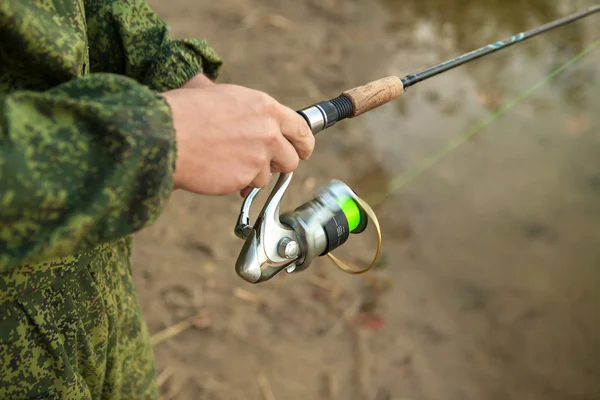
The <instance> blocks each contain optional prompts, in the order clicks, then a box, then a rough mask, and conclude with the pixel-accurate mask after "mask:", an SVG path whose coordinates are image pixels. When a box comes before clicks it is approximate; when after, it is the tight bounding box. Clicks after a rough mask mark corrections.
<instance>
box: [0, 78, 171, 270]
mask: <svg viewBox="0 0 600 400" xmlns="http://www.w3.org/2000/svg"><path fill="white" fill-rule="evenodd" d="M0 132H1V136H0V187H1V188H2V191H1V193H0V199H1V200H2V207H0V272H2V271H3V270H5V269H6V268H8V267H9V266H11V265H14V264H17V263H23V262H25V261H27V260H28V259H31V258H50V257H61V256H65V255H70V254H72V253H74V252H78V251H83V250H85V249H87V248H90V247H93V246H95V245H97V244H98V243H102V242H106V241H110V240H112V239H115V238H118V237H121V236H124V235H127V234H131V233H133V232H135V231H137V230H139V229H141V228H142V227H144V226H147V225H149V224H151V223H152V222H153V221H154V220H155V218H156V217H157V216H158V214H159V213H160V211H161V209H162V207H163V206H164V203H165V201H166V200H167V198H168V196H169V194H170V193H171V190H172V185H173V183H172V176H173V172H174V167H175V157H176V144H175V139H174V133H173V127H172V121H171V114H170V109H169V107H168V105H167V103H166V102H165V100H164V99H163V98H162V97H160V96H158V95H157V94H156V93H154V92H152V91H151V90H149V89H148V88H146V87H144V86H142V85H139V84H138V83H136V82H135V81H133V80H131V79H128V78H125V77H120V76H116V75H110V74H100V75H99V74H93V75H90V76H87V77H85V78H81V79H78V80H74V81H71V82H68V83H65V84H63V85H60V86H58V87H56V88H54V89H52V90H49V91H46V92H42V93H40V92H31V91H18V92H13V93H9V94H6V95H2V96H0Z"/></svg>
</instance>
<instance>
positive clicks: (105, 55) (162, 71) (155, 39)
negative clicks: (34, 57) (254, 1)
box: [85, 0, 222, 91]
mask: <svg viewBox="0 0 600 400" xmlns="http://www.w3.org/2000/svg"><path fill="white" fill-rule="evenodd" d="M85 7H86V11H85V13H86V19H87V31H88V36H89V43H90V66H91V70H92V72H112V73H118V74H123V75H127V76H129V77H131V78H134V79H136V80H137V81H138V82H140V83H142V84H144V85H148V86H149V87H150V88H152V89H154V90H157V91H166V90H170V89H175V88H179V87H181V86H182V85H183V84H184V83H186V82H187V81H188V80H189V79H190V78H192V77H193V76H194V75H196V74H198V73H200V72H203V73H204V74H205V75H207V76H208V77H209V78H211V79H216V78H217V75H218V73H219V70H220V68H221V64H222V61H221V59H220V58H219V56H218V55H217V54H216V53H215V52H214V51H213V49H212V48H211V47H209V46H208V44H207V43H206V42H205V41H204V40H198V39H179V40H174V39H171V37H170V36H169V30H168V26H167V25H166V23H165V22H164V21H163V20H162V19H160V18H159V17H158V16H157V15H156V14H155V13H154V12H153V11H152V9H151V8H150V6H149V5H148V4H147V3H146V1H145V0H86V2H85Z"/></svg>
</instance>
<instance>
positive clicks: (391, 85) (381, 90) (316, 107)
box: [297, 76, 404, 135]
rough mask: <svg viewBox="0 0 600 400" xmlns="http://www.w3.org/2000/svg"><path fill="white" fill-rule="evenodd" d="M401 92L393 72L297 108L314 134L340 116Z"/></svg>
mask: <svg viewBox="0 0 600 400" xmlns="http://www.w3.org/2000/svg"><path fill="white" fill-rule="evenodd" d="M403 92H404V85H403V84H402V80H401V79H400V78H398V77H396V76H388V77H386V78H382V79H378V80H376V81H373V82H369V83H367V84H366V85H362V86H357V87H355V88H353V89H349V90H346V91H345V92H344V93H342V94H340V95H339V96H338V97H336V98H335V99H331V100H328V101H321V102H319V103H316V104H313V105H312V106H310V107H306V108H303V109H302V110H298V111H297V112H298V114H300V115H301V116H302V117H303V118H304V119H305V120H306V123H307V124H308V126H310V129H311V130H312V132H313V133H314V134H315V135H316V134H317V133H319V132H321V131H322V130H323V129H327V128H329V127H331V126H333V125H334V124H335V123H337V122H339V121H341V120H343V119H346V118H353V117H357V116H359V115H361V114H364V113H366V112H367V111H370V110H372V109H374V108H377V107H379V106H382V105H384V104H386V103H389V102H390V101H392V100H394V99H397V98H398V97H400V96H401V95H402V93H403Z"/></svg>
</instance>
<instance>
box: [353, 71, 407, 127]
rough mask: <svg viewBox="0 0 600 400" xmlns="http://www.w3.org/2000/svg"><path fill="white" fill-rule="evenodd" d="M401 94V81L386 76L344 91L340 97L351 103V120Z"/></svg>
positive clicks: (402, 89) (402, 88)
mask: <svg viewBox="0 0 600 400" xmlns="http://www.w3.org/2000/svg"><path fill="white" fill-rule="evenodd" d="M403 92H404V85H403V84H402V80H400V78H398V77H396V76H388V77H385V78H381V79H378V80H376V81H373V82H369V83H367V84H366V85H362V86H357V87H355V88H353V89H349V90H346V91H345V92H343V93H342V95H343V96H345V97H347V98H349V99H350V101H351V102H352V108H353V112H352V114H351V115H350V118H352V117H357V116H359V115H361V114H364V113H366V112H367V111H371V110H373V109H374V108H377V107H379V106H382V105H384V104H386V103H389V102H390V101H392V100H395V99H397V98H398V97H400V96H402V93H403Z"/></svg>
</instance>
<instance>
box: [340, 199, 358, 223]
mask: <svg viewBox="0 0 600 400" xmlns="http://www.w3.org/2000/svg"><path fill="white" fill-rule="evenodd" d="M336 201H337V203H338V205H339V206H340V208H341V209H342V212H343V213H344V215H345V216H346V219H347V220H348V229H349V230H350V232H352V231H353V230H355V229H356V227H357V226H358V225H359V224H360V209H359V208H358V204H356V202H355V201H354V199H352V198H351V197H348V196H343V197H338V198H336Z"/></svg>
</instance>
